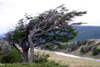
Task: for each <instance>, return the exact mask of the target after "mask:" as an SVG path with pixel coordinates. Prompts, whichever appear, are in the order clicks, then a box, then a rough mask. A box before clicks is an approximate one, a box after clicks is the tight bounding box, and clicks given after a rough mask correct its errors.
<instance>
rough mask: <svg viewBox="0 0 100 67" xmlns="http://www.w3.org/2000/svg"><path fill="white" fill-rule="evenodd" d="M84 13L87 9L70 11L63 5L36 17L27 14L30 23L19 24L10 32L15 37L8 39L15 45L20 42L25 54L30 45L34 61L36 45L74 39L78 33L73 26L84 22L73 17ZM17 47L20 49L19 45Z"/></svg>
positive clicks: (31, 57)
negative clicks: (75, 21) (76, 20)
mask: <svg viewBox="0 0 100 67" xmlns="http://www.w3.org/2000/svg"><path fill="white" fill-rule="evenodd" d="M83 14H86V11H77V10H74V11H69V10H68V9H66V7H64V6H63V5H61V6H59V7H57V8H56V9H51V10H49V11H45V12H44V13H42V14H39V15H38V16H35V17H31V18H30V17H29V16H28V15H27V16H26V19H27V20H29V23H28V24H25V25H23V23H22V25H21V26H20V25H18V26H17V28H15V30H14V31H11V32H10V36H11V38H13V39H11V38H10V37H8V38H10V39H8V41H9V43H10V42H11V43H12V44H11V45H13V46H14V47H15V45H14V44H13V43H17V44H19V46H21V48H22V49H23V53H22V55H23V56H24V54H25V53H24V51H27V54H28V49H29V47H30V58H29V62H33V60H34V47H35V46H39V45H42V44H47V43H58V42H68V41H69V40H72V39H73V38H74V37H75V36H76V35H77V32H76V31H75V29H73V26H74V25H80V24H82V22H77V23H74V22H73V19H74V18H75V17H77V16H82V15H83ZM16 33H17V34H16ZM8 34H9V32H8ZM15 48H16V49H17V50H18V48H17V47H15ZM26 48H27V49H26ZM19 52H20V51H19ZM20 53H21V52H20ZM24 59H25V58H24Z"/></svg>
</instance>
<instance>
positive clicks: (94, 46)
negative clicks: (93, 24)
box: [60, 39, 100, 59]
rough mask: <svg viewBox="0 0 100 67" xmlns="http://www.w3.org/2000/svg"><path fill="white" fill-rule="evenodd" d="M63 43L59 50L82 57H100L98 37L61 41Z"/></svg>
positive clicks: (99, 40)
mask: <svg viewBox="0 0 100 67" xmlns="http://www.w3.org/2000/svg"><path fill="white" fill-rule="evenodd" d="M61 44H63V45H64V47H63V49H61V50H60V51H62V52H65V53H69V54H73V55H77V56H83V57H91V58H99V59H100V39H89V40H83V41H76V42H69V43H61Z"/></svg>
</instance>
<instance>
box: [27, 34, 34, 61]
mask: <svg viewBox="0 0 100 67" xmlns="http://www.w3.org/2000/svg"><path fill="white" fill-rule="evenodd" d="M31 37H32V36H31V35H29V36H28V40H29V43H30V58H29V62H33V61H34V44H33V42H32V38H31Z"/></svg>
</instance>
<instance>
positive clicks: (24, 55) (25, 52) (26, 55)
mask: <svg viewBox="0 0 100 67" xmlns="http://www.w3.org/2000/svg"><path fill="white" fill-rule="evenodd" d="M23 58H24V63H27V62H28V50H23Z"/></svg>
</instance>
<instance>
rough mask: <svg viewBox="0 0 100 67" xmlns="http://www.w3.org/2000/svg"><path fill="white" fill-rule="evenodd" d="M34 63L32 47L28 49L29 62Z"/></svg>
mask: <svg viewBox="0 0 100 67" xmlns="http://www.w3.org/2000/svg"><path fill="white" fill-rule="evenodd" d="M33 61H34V47H32V46H31V47H30V58H29V62H33Z"/></svg>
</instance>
